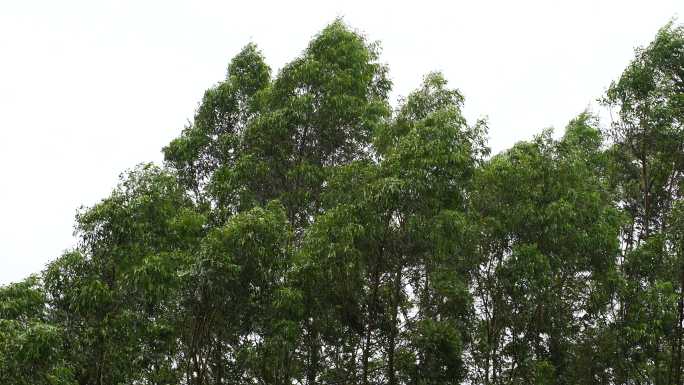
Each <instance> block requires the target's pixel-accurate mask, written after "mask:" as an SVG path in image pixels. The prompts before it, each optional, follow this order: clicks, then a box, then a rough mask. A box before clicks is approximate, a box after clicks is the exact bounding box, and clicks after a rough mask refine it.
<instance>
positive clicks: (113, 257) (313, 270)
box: [0, 20, 684, 385]
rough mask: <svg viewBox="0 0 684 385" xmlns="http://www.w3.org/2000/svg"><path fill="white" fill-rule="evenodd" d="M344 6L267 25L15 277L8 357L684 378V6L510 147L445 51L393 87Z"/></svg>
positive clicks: (239, 372) (73, 379)
mask: <svg viewBox="0 0 684 385" xmlns="http://www.w3.org/2000/svg"><path fill="white" fill-rule="evenodd" d="M391 87H392V84H391V81H390V79H389V77H388V68H387V66H386V65H384V64H382V63H381V62H380V61H379V45H378V44H377V43H375V42H371V41H368V40H367V38H366V37H365V36H364V35H362V34H360V33H358V32H356V31H354V30H352V29H351V28H349V27H348V26H347V25H345V24H344V23H343V22H342V21H341V20H336V21H334V22H333V23H331V24H330V25H328V26H327V27H326V28H325V29H323V30H322V31H321V32H320V33H319V34H318V35H316V36H315V37H314V38H313V40H312V41H311V42H310V43H309V45H308V47H307V48H306V49H305V50H304V52H303V53H302V54H301V55H300V56H298V57H297V58H295V59H294V60H293V61H292V62H290V63H289V64H287V65H285V66H284V67H283V68H282V69H281V70H280V71H278V73H277V74H275V75H274V74H272V73H271V69H270V67H269V66H268V65H267V64H266V62H265V59H264V57H263V55H262V53H261V52H260V51H259V49H258V48H257V47H256V46H255V45H254V44H249V45H247V46H245V47H244V49H243V50H242V51H241V52H240V53H239V54H237V55H236V56H235V57H234V58H233V59H232V60H231V62H230V64H229V66H228V71H227V76H226V78H225V79H224V80H223V81H221V82H219V83H218V84H216V85H215V86H213V87H211V88H210V89H208V90H207V91H206V93H205V94H204V97H203V99H202V101H201V103H200V105H199V107H198V109H197V111H196V115H195V116H194V119H193V121H192V122H191V123H189V124H188V125H187V126H186V127H185V128H184V129H183V131H182V132H181V133H180V135H179V136H178V137H177V138H176V139H174V140H173V141H171V142H170V143H169V144H168V145H167V146H166V147H164V149H163V154H164V159H165V161H164V165H162V166H158V165H154V164H143V165H140V166H137V167H135V168H134V169H132V170H130V171H129V172H126V173H124V174H123V175H122V177H121V181H120V184H119V185H118V187H116V188H115V189H114V191H112V193H111V195H109V196H108V197H106V198H105V199H103V200H102V201H100V202H99V203H97V204H95V205H94V206H92V207H87V208H83V209H82V210H80V211H79V214H78V215H77V217H76V227H75V228H76V230H75V231H76V234H77V235H78V244H77V245H76V246H75V247H74V248H73V249H72V250H70V251H68V252H66V253H64V254H63V255H61V256H60V257H59V258H57V259H55V260H53V261H52V262H50V263H49V264H48V265H47V266H46V268H45V270H43V271H42V272H40V273H39V274H35V275H32V276H30V277H28V278H26V279H25V280H23V281H21V282H17V283H12V284H8V285H5V286H2V287H0V382H2V383H4V384H18V385H23V384H26V385H29V384H31V385H34V384H60V385H67V384H69V385H76V384H78V385H105V384H112V385H113V384H184V385H209V384H212V385H218V384H274V385H285V384H288V385H290V384H302V385H304V384H306V385H312V384H327V385H344V384H360V385H370V384H388V385H399V384H402V385H404V384H405V385H409V384H411V385H429V384H482V385H496V384H644V385H645V384H663V385H665V384H667V385H673V384H676V385H681V384H682V383H683V382H682V371H683V369H684V368H682V362H683V357H682V344H683V341H682V329H683V328H684V199H683V197H682V195H683V194H684V126H683V122H684V26H682V25H678V24H676V23H675V22H670V23H669V24H667V25H666V26H664V27H663V28H662V29H661V30H660V31H659V32H658V33H657V35H656V36H655V39H654V40H653V42H652V43H650V44H649V45H648V46H646V47H644V48H640V49H637V50H636V53H635V56H634V59H633V60H632V61H631V62H630V63H629V65H628V66H627V68H626V69H625V70H624V72H623V73H622V75H621V76H620V77H619V78H618V79H617V80H616V81H614V82H613V83H612V84H611V85H610V87H609V88H608V89H607V92H606V93H605V95H604V96H603V97H602V99H601V100H600V102H601V104H602V105H603V106H605V107H606V108H607V109H609V110H610V111H611V114H612V119H611V121H610V122H603V123H604V124H599V121H598V118H597V117H596V116H594V115H592V114H591V113H589V112H584V113H581V114H579V115H578V116H577V117H576V118H575V119H573V120H572V121H570V122H569V123H568V125H567V127H566V128H565V132H564V134H563V135H562V137H560V138H559V139H557V138H554V136H553V135H552V132H551V131H550V130H545V131H542V132H541V133H540V134H538V135H537V136H535V137H534V138H533V139H531V140H529V141H524V142H519V143H517V144H515V145H514V146H513V147H512V148H510V149H508V150H506V151H503V152H501V153H499V154H496V155H493V156H492V155H491V154H490V150H489V148H488V146H487V122H486V121H484V120H481V121H475V122H468V121H466V119H465V118H464V116H463V114H462V107H463V103H464V98H463V96H462V94H461V93H460V92H459V91H458V90H457V89H454V88H450V87H449V86H448V84H447V81H446V79H445V78H444V76H443V75H442V74H440V73H430V74H428V75H426V76H425V77H424V81H423V84H422V85H421V86H420V87H419V88H418V89H416V90H415V91H413V92H411V93H410V94H409V95H408V96H406V97H405V98H402V99H401V100H400V101H399V103H398V106H396V107H393V106H392V105H391V104H390V102H389V93H390V91H391Z"/></svg>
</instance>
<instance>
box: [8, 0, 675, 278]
mask: <svg viewBox="0 0 684 385" xmlns="http://www.w3.org/2000/svg"><path fill="white" fill-rule="evenodd" d="M683 13H684V1H682V0H649V1H624V0H622V1H619V0H616V1H600V0H589V1H587V0H574V1H563V2H561V1H548V0H547V1H468V2H466V1H460V2H459V1H450V2H448V1H428V0H423V1H410V2H409V1H406V2H402V1H370V0H365V1H349V0H347V1H344V2H342V1H340V2H327V1H321V0H319V1H241V2H230V1H197V0H195V1H169V0H165V1H141V0H135V1H122V0H118V1H94V0H84V1H67V0H62V1H54V0H45V1H35V0H0V177H1V178H2V179H1V182H0V284H3V283H7V282H10V281H16V280H19V279H21V278H23V277H24V276H26V275H28V274H30V273H32V272H38V271H40V270H41V269H43V267H44V266H45V264H46V263H47V262H48V261H49V260H51V259H53V258H55V257H57V256H58V255H60V254H61V253H62V251H63V250H65V249H67V248H69V247H71V246H72V245H74V243H75V240H74V239H73V237H72V229H73V218H74V214H75V212H76V209H77V208H78V207H79V206H80V205H92V204H93V203H95V202H97V201H98V200H99V199H101V198H103V197H105V196H106V195H107V194H108V193H109V191H110V190H111V188H112V187H113V186H114V185H115V184H116V183H117V176H118V174H119V173H120V172H121V171H123V170H125V169H127V168H130V167H132V166H134V165H135V164H137V163H139V162H145V161H155V162H160V161H161V159H162V157H161V153H160V149H161V148H162V146H164V145H165V144H166V143H168V141H169V140H170V139H172V138H173V137H175V136H176V135H178V133H179V132H180V130H181V129H182V127H183V125H184V124H185V122H186V121H187V120H188V119H190V118H191V117H192V115H193V112H194V110H195V108H196V107H197V103H198V101H199V100H200V98H201V96H202V94H203V92H204V90H205V89H206V88H208V87H209V86H211V85H212V84H214V83H215V82H217V81H219V80H221V79H222V78H223V77H224V76H225V72H226V64H227V63H228V61H229V60H230V58H231V57H232V56H233V55H234V54H236V53H237V52H238V51H239V50H240V48H241V47H242V46H243V45H244V44H246V43H248V42H250V41H253V42H255V43H257V44H258V45H259V46H260V48H261V49H262V50H263V52H264V54H265V55H266V58H267V60H268V62H269V64H270V65H271V67H272V68H274V69H276V70H277V69H278V68H280V67H281V66H282V65H283V64H284V63H286V62H287V61H289V60H291V59H292V58H294V57H295V56H296V55H298V54H299V53H300V52H301V51H302V50H303V49H304V48H305V47H306V45H307V43H308V41H309V40H310V38H311V37H312V36H313V35H314V34H316V33H317V32H318V31H319V30H320V29H321V28H323V27H324V26H325V25H326V24H327V23H329V22H330V21H332V20H333V19H334V18H335V17H337V16H342V17H344V20H345V21H346V22H347V23H348V24H350V25H351V26H352V27H354V28H356V29H358V30H360V31H362V32H364V33H365V34H366V35H367V36H368V38H369V39H371V40H379V41H381V42H382V47H383V55H382V61H384V62H386V63H387V64H389V66H390V74H391V76H392V79H393V81H394V84H395V87H394V90H395V91H394V97H395V98H396V97H397V96H398V95H405V94H407V93H408V92H409V91H410V90H411V89H412V88H414V87H416V86H417V85H418V84H419V82H420V80H421V78H422V76H423V75H424V74H425V73H427V72H428V71H431V70H441V71H443V72H444V73H445V75H446V77H447V78H448V79H449V81H450V83H451V85H452V86H455V87H458V88H459V89H460V90H461V91H462V92H463V93H464V94H465V96H466V108H465V112H466V115H467V116H468V117H469V118H470V119H475V118H477V117H481V116H488V118H489V122H490V124H489V125H490V138H491V140H490V145H491V146H492V148H493V149H494V150H495V151H499V150H501V149H504V148H506V147H509V146H510V145H512V144H513V143H515V142H516V141H518V140H523V139H527V138H530V137H531V136H532V135H534V134H535V133H537V132H539V131H540V130H541V129H542V128H545V127H550V126H553V127H556V129H557V130H561V129H562V128H563V127H564V126H565V123H566V122H567V121H568V120H569V119H571V118H572V117H573V116H575V115H576V114H577V113H579V112H581V111H582V110H584V109H585V108H587V107H591V106H595V102H594V101H595V100H596V98H598V97H599V96H601V94H602V92H603V91H604V90H605V88H606V87H607V86H608V85H609V83H610V81H611V80H613V79H616V78H617V76H618V75H619V74H620V72H621V71H622V69H623V68H624V67H625V65H626V64H627V63H628V62H629V60H630V59H631V58H632V56H633V49H634V47H636V46H639V45H645V44H648V42H649V41H650V40H651V39H652V38H653V36H654V35H655V33H656V31H657V30H658V28H660V27H661V26H663V25H664V24H665V23H666V22H667V21H668V20H669V19H670V18H672V17H674V16H677V15H678V14H679V15H682V14H683Z"/></svg>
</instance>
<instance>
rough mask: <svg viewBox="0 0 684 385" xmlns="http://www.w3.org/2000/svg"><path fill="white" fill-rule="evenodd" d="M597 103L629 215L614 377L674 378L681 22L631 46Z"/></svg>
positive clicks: (682, 167)
mask: <svg viewBox="0 0 684 385" xmlns="http://www.w3.org/2000/svg"><path fill="white" fill-rule="evenodd" d="M604 102H605V103H606V104H607V105H608V106H610V107H612V108H614V109H616V110H617V116H616V120H615V121H614V122H613V124H612V126H611V128H610V130H609V131H608V134H609V135H610V138H611V144H612V148H611V150H610V153H611V160H612V162H611V167H610V175H611V177H612V180H613V184H614V186H615V190H616V200H617V201H618V204H619V205H620V207H621V208H622V210H623V211H624V212H625V214H626V215H627V217H628V218H629V220H628V221H627V223H626V225H625V226H624V228H623V231H622V236H621V240H622V249H623V252H622V257H621V259H620V261H619V264H620V269H621V273H622V280H621V282H620V284H619V285H618V287H617V292H616V304H615V308H616V311H617V315H616V317H615V324H614V327H615V329H616V331H615V335H616V338H617V342H616V343H617V346H616V349H617V351H618V355H617V356H616V358H615V370H616V373H617V376H618V377H617V381H618V382H621V383H626V382H629V381H631V380H632V379H634V378H641V379H642V381H652V382H653V383H657V384H665V383H677V384H680V383H681V371H682V368H681V356H680V355H679V353H676V352H679V351H680V349H681V348H680V345H681V335H682V322H683V321H684V320H683V319H682V314H683V313H682V310H681V309H682V307H681V306H680V305H677V302H678V301H679V302H681V300H678V299H677V298H678V297H679V298H682V292H683V289H682V287H683V285H684V281H682V279H681V278H680V277H673V276H672V275H671V272H672V271H680V270H681V267H680V266H681V265H680V264H679V262H678V261H677V258H676V257H675V255H673V252H672V247H673V245H669V244H668V236H667V234H668V233H671V231H670V230H669V226H670V224H669V220H674V219H675V217H673V215H672V214H671V213H672V207H673V205H675V202H678V201H681V199H682V195H681V194H682V190H681V188H682V180H683V176H684V126H683V123H684V28H683V27H682V26H676V25H674V24H673V23H669V24H668V25H666V26H665V27H664V28H662V29H661V30H660V31H659V32H658V34H657V35H656V38H655V40H654V41H653V42H652V43H651V44H650V45H649V46H647V47H645V48H642V49H639V50H637V52H636V57H635V58H634V60H633V61H632V62H631V63H630V64H629V66H628V67H627V68H626V69H625V71H624V72H623V74H622V75H621V77H620V78H619V80H618V81H616V82H614V83H613V84H612V85H611V87H610V88H609V90H608V92H607V95H606V97H605V99H604ZM677 308H679V310H677ZM675 379H676V380H675Z"/></svg>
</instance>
